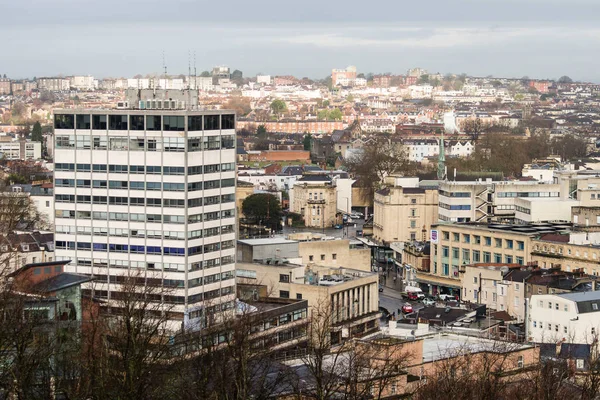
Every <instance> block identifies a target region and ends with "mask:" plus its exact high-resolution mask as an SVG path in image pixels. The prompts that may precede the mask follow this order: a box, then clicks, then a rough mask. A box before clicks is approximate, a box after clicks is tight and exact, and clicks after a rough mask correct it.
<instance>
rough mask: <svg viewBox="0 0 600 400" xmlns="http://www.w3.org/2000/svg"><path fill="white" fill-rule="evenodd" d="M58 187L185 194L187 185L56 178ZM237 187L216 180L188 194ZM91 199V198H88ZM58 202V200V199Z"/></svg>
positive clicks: (194, 185)
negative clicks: (159, 191) (161, 191)
mask: <svg viewBox="0 0 600 400" xmlns="http://www.w3.org/2000/svg"><path fill="white" fill-rule="evenodd" d="M54 184H55V185H56V187H78V188H96V189H125V190H126V189H131V190H163V191H168V192H184V191H185V188H186V186H185V183H176V182H144V181H131V182H130V181H105V180H92V179H65V178H56V179H55V180H54ZM233 186H235V178H229V179H216V180H212V181H204V182H192V183H188V184H187V190H188V192H193V191H197V190H208V189H218V188H226V187H233ZM57 196H58V195H57ZM88 197H89V196H88ZM57 201H58V199H57Z"/></svg>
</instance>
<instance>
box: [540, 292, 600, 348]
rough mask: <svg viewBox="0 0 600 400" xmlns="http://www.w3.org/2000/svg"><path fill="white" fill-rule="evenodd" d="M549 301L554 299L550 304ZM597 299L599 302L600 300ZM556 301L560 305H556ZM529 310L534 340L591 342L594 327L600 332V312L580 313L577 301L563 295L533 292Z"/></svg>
mask: <svg viewBox="0 0 600 400" xmlns="http://www.w3.org/2000/svg"><path fill="white" fill-rule="evenodd" d="M595 297H596V298H597V297H598V296H595ZM540 302H541V304H540ZM548 303H552V304H551V307H550V306H549V305H548ZM598 303H599V304H600V300H599V301H598ZM557 304H558V309H556V305H557ZM565 307H567V308H566V310H565ZM530 311H531V312H530V318H529V328H528V329H529V331H528V332H529V337H530V339H531V341H533V342H536V343H556V342H558V341H561V340H563V339H565V341H566V342H568V343H580V344H589V343H592V341H593V339H594V337H595V335H593V334H592V329H594V330H595V332H596V334H597V333H598V332H600V330H599V329H600V318H599V315H600V314H598V312H589V313H583V314H578V313H577V304H576V303H575V302H573V301H571V300H567V299H564V298H561V297H560V296H556V295H533V296H531V300H530ZM534 322H535V325H536V326H535V327H534V326H533V325H534ZM540 323H541V324H542V325H541V327H540ZM549 324H551V325H549ZM548 326H550V329H548ZM557 327H558V330H557ZM565 328H566V332H565Z"/></svg>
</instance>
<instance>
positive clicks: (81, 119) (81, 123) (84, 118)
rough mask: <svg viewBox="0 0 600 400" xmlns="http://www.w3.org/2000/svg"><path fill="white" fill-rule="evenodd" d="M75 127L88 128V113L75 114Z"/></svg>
mask: <svg viewBox="0 0 600 400" xmlns="http://www.w3.org/2000/svg"><path fill="white" fill-rule="evenodd" d="M76 120H77V129H90V128H91V127H92V124H91V118H90V116H89V115H83V114H79V115H77V116H76Z"/></svg>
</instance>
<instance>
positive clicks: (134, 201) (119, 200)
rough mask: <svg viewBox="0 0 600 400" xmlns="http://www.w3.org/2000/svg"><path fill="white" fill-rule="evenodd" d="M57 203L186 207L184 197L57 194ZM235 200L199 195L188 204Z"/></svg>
mask: <svg viewBox="0 0 600 400" xmlns="http://www.w3.org/2000/svg"><path fill="white" fill-rule="evenodd" d="M55 200H56V202H57V203H78V204H110V205H117V206H127V205H130V206H146V207H170V208H184V207H185V200H184V199H155V198H145V197H119V196H87V195H77V196H75V195H73V194H57V195H56V196H55ZM233 201H235V195H234V194H224V195H220V196H208V197H204V198H203V197H199V198H197V199H188V201H187V205H188V207H190V208H193V207H200V206H203V205H205V206H210V205H215V204H225V203H232V202H233Z"/></svg>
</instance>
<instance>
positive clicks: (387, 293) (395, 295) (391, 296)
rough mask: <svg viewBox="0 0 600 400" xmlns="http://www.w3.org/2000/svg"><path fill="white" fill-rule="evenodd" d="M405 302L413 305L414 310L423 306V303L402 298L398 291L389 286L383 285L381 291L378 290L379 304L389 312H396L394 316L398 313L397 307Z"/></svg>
mask: <svg viewBox="0 0 600 400" xmlns="http://www.w3.org/2000/svg"><path fill="white" fill-rule="evenodd" d="M407 303H408V304H410V305H412V306H413V310H414V311H417V310H420V309H421V308H423V307H424V306H423V303H420V302H418V301H408V300H404V299H402V296H401V295H400V292H399V291H397V290H394V289H391V288H389V287H384V288H383V292H379V306H380V307H384V308H386V309H387V310H388V311H389V312H390V313H392V312H396V316H397V315H398V308H400V307H402V305H403V304H407Z"/></svg>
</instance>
